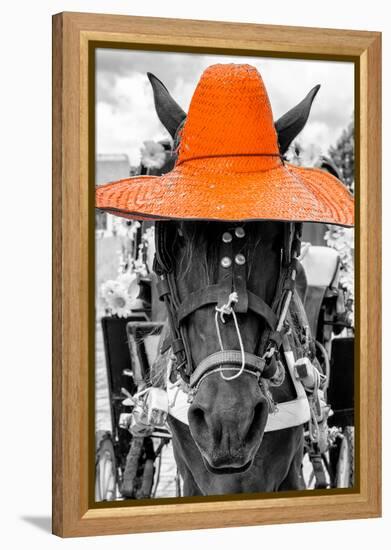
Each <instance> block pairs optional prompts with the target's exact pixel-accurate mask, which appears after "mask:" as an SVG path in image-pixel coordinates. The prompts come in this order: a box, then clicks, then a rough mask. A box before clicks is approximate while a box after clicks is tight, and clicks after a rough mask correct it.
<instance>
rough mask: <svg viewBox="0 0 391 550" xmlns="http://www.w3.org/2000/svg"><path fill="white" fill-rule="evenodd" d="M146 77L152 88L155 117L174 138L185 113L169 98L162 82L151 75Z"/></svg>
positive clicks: (148, 74)
mask: <svg viewBox="0 0 391 550" xmlns="http://www.w3.org/2000/svg"><path fill="white" fill-rule="evenodd" d="M147 76H148V78H149V82H150V83H151V86H152V90H153V98H154V101H155V109H156V113H157V116H158V117H159V120H160V122H161V123H162V124H163V126H164V127H165V128H166V130H167V131H168V133H169V134H170V136H171V137H172V138H174V137H175V133H176V131H177V129H178V127H179V126H180V124H181V123H182V122H183V120H184V119H185V118H186V113H185V111H183V110H182V109H181V107H180V106H179V105H178V103H177V102H176V101H175V99H173V98H172V97H171V95H170V92H169V91H168V90H167V88H166V87H165V85H164V84H163V82H161V81H160V80H159V79H158V78H157V77H156V76H155V75H154V74H152V73H147Z"/></svg>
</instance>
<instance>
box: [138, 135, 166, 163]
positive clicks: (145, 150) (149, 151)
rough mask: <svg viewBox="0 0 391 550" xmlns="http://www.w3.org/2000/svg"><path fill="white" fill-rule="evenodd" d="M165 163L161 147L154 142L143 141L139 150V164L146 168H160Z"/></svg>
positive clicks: (164, 155) (164, 154)
mask: <svg viewBox="0 0 391 550" xmlns="http://www.w3.org/2000/svg"><path fill="white" fill-rule="evenodd" d="M165 161H166V153H165V151H164V147H163V145H161V144H160V143H156V142H155V141H144V147H142V148H141V163H142V164H143V165H144V166H145V167H146V168H162V166H163V165H164V163H165Z"/></svg>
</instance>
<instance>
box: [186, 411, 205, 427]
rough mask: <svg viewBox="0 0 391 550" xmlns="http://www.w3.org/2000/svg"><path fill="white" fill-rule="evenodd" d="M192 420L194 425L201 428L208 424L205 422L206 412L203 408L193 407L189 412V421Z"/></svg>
mask: <svg viewBox="0 0 391 550" xmlns="http://www.w3.org/2000/svg"><path fill="white" fill-rule="evenodd" d="M190 419H191V420H192V422H193V424H195V425H197V426H198V427H201V426H202V425H203V424H206V420H205V411H204V410H203V409H201V407H194V408H193V407H192V408H191V409H190V410H189V420H190Z"/></svg>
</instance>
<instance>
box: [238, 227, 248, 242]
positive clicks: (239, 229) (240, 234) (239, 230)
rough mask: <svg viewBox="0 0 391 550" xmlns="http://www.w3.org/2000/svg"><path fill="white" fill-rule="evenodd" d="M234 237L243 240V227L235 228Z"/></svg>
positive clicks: (244, 233)
mask: <svg viewBox="0 0 391 550" xmlns="http://www.w3.org/2000/svg"><path fill="white" fill-rule="evenodd" d="M235 235H236V236H237V238H238V239H243V237H244V236H245V235H246V232H245V230H244V229H243V227H237V228H236V229H235Z"/></svg>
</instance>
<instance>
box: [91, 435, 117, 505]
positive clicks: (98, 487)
mask: <svg viewBox="0 0 391 550" xmlns="http://www.w3.org/2000/svg"><path fill="white" fill-rule="evenodd" d="M96 442H97V449H96V456H95V502H102V501H108V500H114V499H115V497H116V487H117V471H116V470H117V467H116V460H115V452H114V446H113V442H112V440H111V436H110V433H109V432H103V433H102V432H97V434H96Z"/></svg>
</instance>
